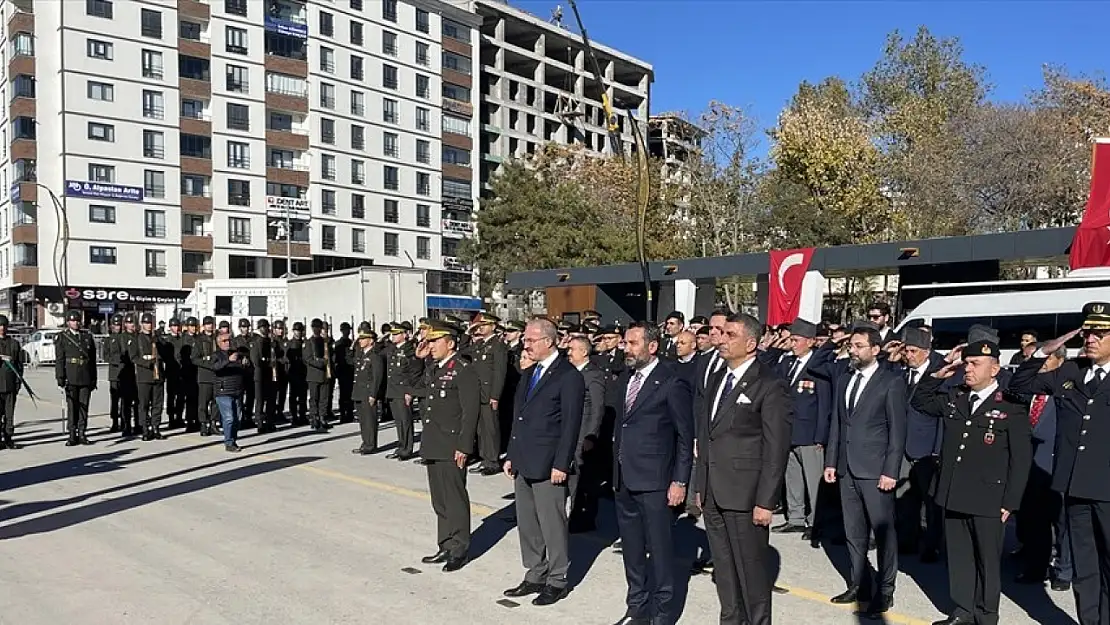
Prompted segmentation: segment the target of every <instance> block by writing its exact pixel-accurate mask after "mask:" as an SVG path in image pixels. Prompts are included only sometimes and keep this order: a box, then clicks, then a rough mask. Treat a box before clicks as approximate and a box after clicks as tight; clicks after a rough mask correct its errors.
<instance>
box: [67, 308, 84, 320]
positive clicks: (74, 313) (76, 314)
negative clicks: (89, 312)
mask: <svg viewBox="0 0 1110 625" xmlns="http://www.w3.org/2000/svg"><path fill="white" fill-rule="evenodd" d="M80 320H81V311H80V310H68V311H66V321H80Z"/></svg>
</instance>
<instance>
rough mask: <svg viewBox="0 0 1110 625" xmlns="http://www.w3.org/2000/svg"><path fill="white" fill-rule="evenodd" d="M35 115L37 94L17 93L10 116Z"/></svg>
mask: <svg viewBox="0 0 1110 625" xmlns="http://www.w3.org/2000/svg"><path fill="white" fill-rule="evenodd" d="M34 116H35V96H34V95H30V94H28V95H17V96H16V97H15V98H13V99H12V108H11V111H10V112H9V113H8V117H9V118H14V117H34Z"/></svg>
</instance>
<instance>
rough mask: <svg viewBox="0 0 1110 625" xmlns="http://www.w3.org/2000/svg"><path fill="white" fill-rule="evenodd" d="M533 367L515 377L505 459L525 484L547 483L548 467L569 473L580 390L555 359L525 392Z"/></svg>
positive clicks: (569, 368) (573, 372)
mask: <svg viewBox="0 0 1110 625" xmlns="http://www.w3.org/2000/svg"><path fill="white" fill-rule="evenodd" d="M536 366H538V365H532V366H531V367H529V368H528V369H525V370H524V372H522V373H521V376H520V384H519V385H518V386H517V390H516V398H515V400H514V407H515V408H514V410H513V415H514V418H515V419H516V420H515V421H513V428H512V436H511V438H510V439H509V451H508V459H509V461H511V462H512V468H513V472H514V473H516V474H519V475H522V476H524V477H525V478H526V479H529V480H547V479H550V478H551V470H552V469H558V470H560V471H562V472H563V473H570V472H571V471H572V470H573V469H574V454H575V452H576V451H577V450H578V433H579V429H580V428H581V426H582V407H583V405H584V404H585V395H586V386H585V382H584V381H583V380H582V374H581V373H579V372H578V369H576V368H575V367H574V365H572V364H570V362H568V361H567V359H566V358H563V357H562V356H557V357H556V358H555V361H554V362H552V363H551V368H550V369H549V370H547V371H544V372H543V375H542V376H541V377H540V379H539V381H538V382H537V383H536V386H535V388H533V389H532V392H530V393H529V392H528V386H529V384H530V383H531V380H532V373H533V372H534V371H535V369H536Z"/></svg>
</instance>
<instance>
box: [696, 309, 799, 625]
mask: <svg viewBox="0 0 1110 625" xmlns="http://www.w3.org/2000/svg"><path fill="white" fill-rule="evenodd" d="M761 333H762V327H761V325H760V323H759V321H758V320H757V319H755V318H754V317H752V316H751V315H743V314H734V315H730V316H729V317H728V318H727V319H726V322H725V324H724V326H723V328H722V332H721V340H720V343H719V347H718V349H719V350H720V355H721V357H722V358H723V359H724V363H725V364H724V366H723V367H722V369H721V370H720V371H718V372H717V373H715V374H714V375H713V378H712V380H711V382H710V385H709V387H708V389H707V391H706V393H705V400H704V401H702V402H701V404H700V412H699V413H698V415H697V439H698V463H697V471H698V474H697V478H696V479H695V484H696V485H697V486H696V488H697V494H696V497H695V499H696V502H697V504H698V505H699V507H701V508H702V510H703V516H704V518H705V529H706V532H707V533H708V535H709V545H710V549H711V550H712V552H713V559H714V561H715V567H714V569H715V577H716V585H717V597H718V599H719V600H720V602H721V620H720V622H721V625H740V624H741V623H745V624H750V625H769V624H770V623H771V588H772V581H773V580H772V579H771V564H770V547H769V545H768V541H769V539H770V533H769V528H770V526H771V510H772V509H774V507H775V504H776V503H778V499H779V492H780V489H781V488H782V482H783V474H784V473H785V471H786V457H787V455H788V454H789V452H790V432H791V424H792V420H793V414H792V407H791V402H790V396H789V394H788V392H787V389H786V384H785V383H784V382H783V381H782V379H781V378H780V377H779V376H778V375H776V374H775V373H774V371H772V370H771V368H770V367H768V366H767V365H764V364H762V363H760V362H758V361H757V359H756V357H755V356H756V350H757V347H758V344H759V339H760V335H761Z"/></svg>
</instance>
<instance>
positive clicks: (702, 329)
mask: <svg viewBox="0 0 1110 625" xmlns="http://www.w3.org/2000/svg"><path fill="white" fill-rule="evenodd" d="M712 329H713V328H711V327H709V326H702V327H700V328H698V331H697V332H696V334H697V335H698V336H709V331H710V330H712Z"/></svg>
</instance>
